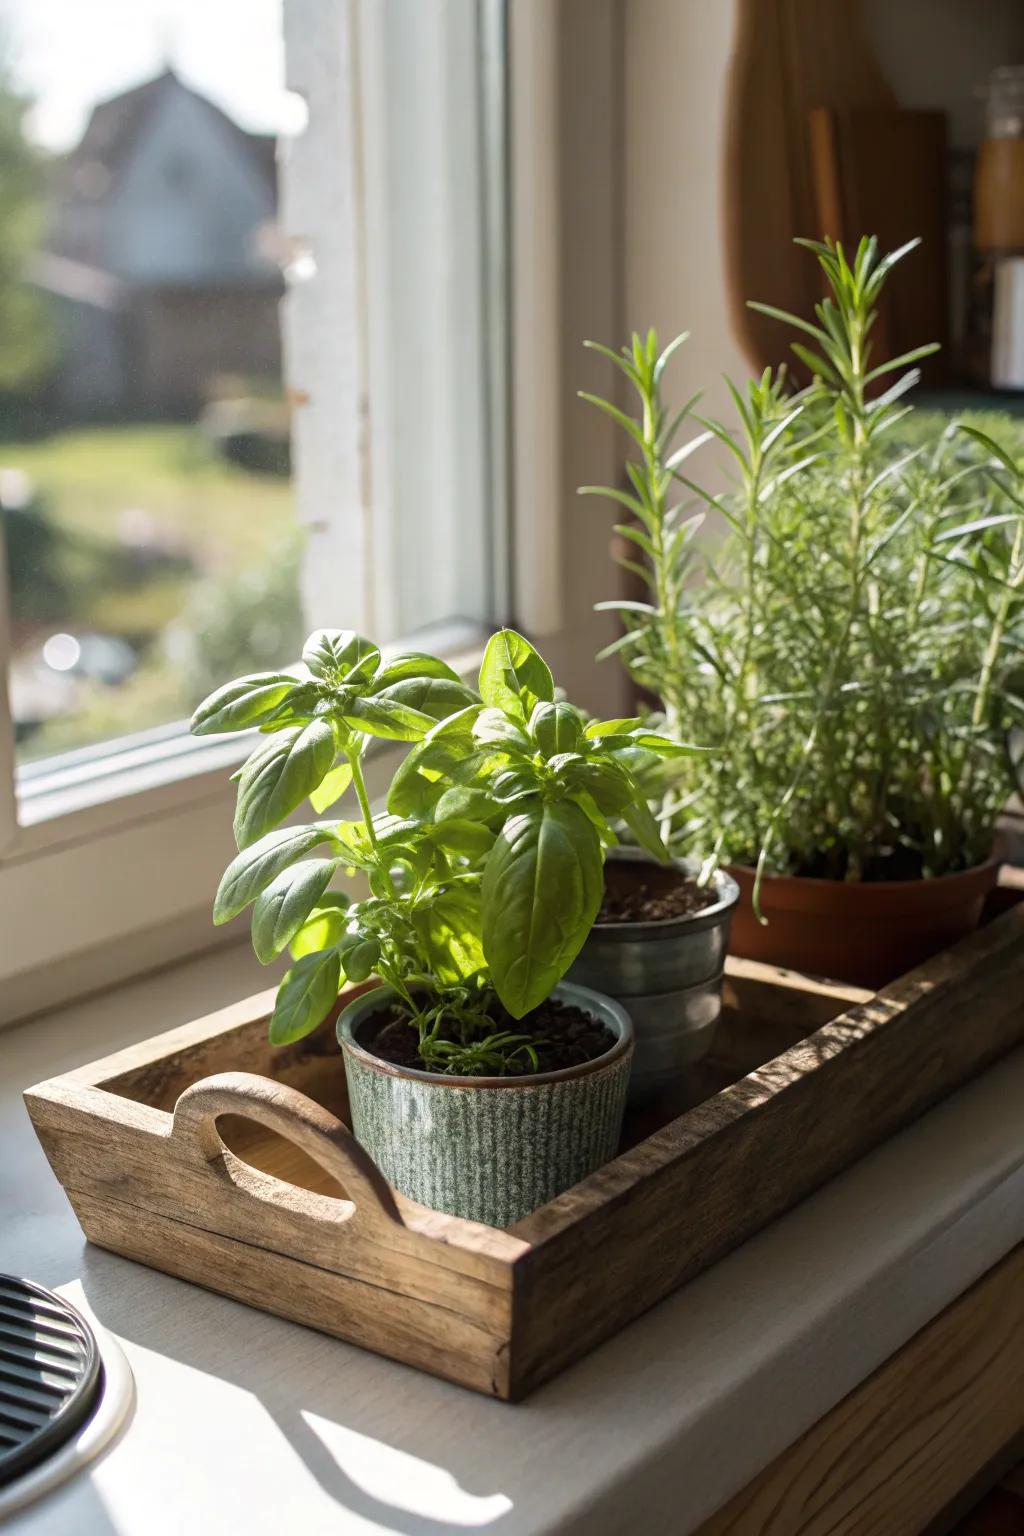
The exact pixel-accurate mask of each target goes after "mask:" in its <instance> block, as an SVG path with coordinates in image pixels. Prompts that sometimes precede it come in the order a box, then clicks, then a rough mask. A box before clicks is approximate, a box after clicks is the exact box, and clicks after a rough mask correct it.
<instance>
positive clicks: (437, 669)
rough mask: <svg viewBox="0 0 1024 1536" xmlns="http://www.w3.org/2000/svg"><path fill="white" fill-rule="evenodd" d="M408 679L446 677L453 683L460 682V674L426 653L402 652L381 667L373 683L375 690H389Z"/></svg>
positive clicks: (444, 662)
mask: <svg viewBox="0 0 1024 1536" xmlns="http://www.w3.org/2000/svg"><path fill="white" fill-rule="evenodd" d="M406 677H445V678H447V679H448V681H449V682H451V683H457V682H459V674H458V673H457V672H455V671H453V670H452V668H451V667H450V666H449V665H448V663H447V662H446V661H441V660H440V658H439V657H437V656H428V655H427V653H426V651H400V652H399V654H398V655H397V656H392V657H391V659H390V661H385V662H384V663H383V664H382V665H381V668H380V670H379V672H378V673H377V675H376V677H375V678H374V680H373V683H374V687H375V688H388V687H390V685H391V684H392V683H400V682H401V681H402V680H403V678H406Z"/></svg>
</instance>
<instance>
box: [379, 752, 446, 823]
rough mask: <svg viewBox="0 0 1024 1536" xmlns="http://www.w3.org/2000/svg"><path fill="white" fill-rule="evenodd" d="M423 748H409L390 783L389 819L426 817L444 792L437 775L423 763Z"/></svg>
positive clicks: (435, 771)
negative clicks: (393, 817)
mask: <svg viewBox="0 0 1024 1536" xmlns="http://www.w3.org/2000/svg"><path fill="white" fill-rule="evenodd" d="M425 745H426V744H425V743H423V744H421V745H420V746H418V747H413V749H412V751H411V752H410V753H409V754H408V756H407V757H406V758H405V760H404V761H403V762H402V763H400V764H399V766H398V769H397V770H396V772H395V776H394V778H393V779H392V780H391V788H390V789H389V790H388V810H389V811H390V812H391V814H392V815H393V816H419V817H425V816H429V815H430V813H431V811H432V809H433V807H434V806H435V805H436V804H437V802H438V800H439V799H440V798H441V795H442V794H443V793H444V789H445V786H444V783H443V782H442V779H441V775H440V773H439V772H438V771H437V770H436V769H431V768H430V767H428V765H427V762H426V760H425V752H424V747H425Z"/></svg>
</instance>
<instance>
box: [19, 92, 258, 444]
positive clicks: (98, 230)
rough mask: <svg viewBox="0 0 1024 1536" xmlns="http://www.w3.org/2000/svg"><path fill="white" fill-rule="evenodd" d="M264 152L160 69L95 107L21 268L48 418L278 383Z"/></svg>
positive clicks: (188, 408)
mask: <svg viewBox="0 0 1024 1536" xmlns="http://www.w3.org/2000/svg"><path fill="white" fill-rule="evenodd" d="M274 157H275V141H274V138H273V137H272V136H269V135H263V134H254V133H248V132H246V131H245V130H244V129H242V128H240V127H239V126H238V125H237V124H236V123H235V122H233V121H232V119H231V118H230V117H228V116H227V115H226V114H225V113H224V112H222V111H221V110H220V108H219V107H216V106H215V105H214V104H213V103H212V102H211V101H209V100H207V99H206V98H205V97H204V96H201V95H200V94H198V93H197V92H196V91H193V90H191V89H190V88H189V87H188V86H186V85H185V84H184V83H183V82H182V81H181V80H180V79H179V78H178V76H177V75H176V74H175V73H174V71H173V70H171V69H167V70H165V71H164V72H163V73H162V74H160V75H158V76H157V77H156V78H155V79H152V80H149V81H147V82H145V83H144V84H142V85H139V86H136V87H135V88H134V89H133V90H129V91H126V92H124V93H123V94H122V95H120V96H115V97H113V98H112V99H111V100H108V101H104V102H101V103H99V104H98V105H97V106H96V107H95V108H94V109H93V112H92V114H91V116H90V118H89V121H88V124H87V126H86V129H85V132H84V134H83V136H82V139H81V141H80V143H79V144H78V145H77V147H76V148H75V149H73V150H71V151H70V152H69V153H68V154H67V155H65V156H63V157H62V158H61V159H60V160H58V161H56V162H55V163H54V165H53V168H52V177H51V182H50V189H49V195H48V206H47V210H46V218H45V226H44V229H45V232H44V237H43V240H42V245H41V249H40V250H39V251H38V252H37V253H36V256H35V258H34V262H33V265H32V269H31V280H32V282H33V283H34V284H35V286H36V287H37V288H38V289H39V290H40V291H41V292H42V293H43V294H44V295H45V296H46V298H47V300H48V307H49V309H50V311H51V319H52V323H53V328H54V332H55V340H56V351H57V356H56V360H55V367H54V383H53V388H54V392H55V394H54V399H53V405H54V407H55V414H56V415H58V416H61V417H64V418H65V419H68V420H78V421H81V420H89V419H96V418H108V419H109V418H111V417H115V416H116V417H122V418H123V417H125V416H128V417H136V418H138V417H147V418H149V419H153V418H154V417H194V416H195V414H196V412H197V411H198V410H199V409H200V408H201V407H202V405H203V404H204V403H205V401H206V400H207V399H208V398H209V395H210V391H211V384H212V381H213V380H214V379H215V378H216V377H217V376H218V375H224V374H236V375H241V376H243V377H246V378H249V379H255V380H260V379H265V380H266V381H267V382H268V383H276V382H277V381H278V380H279V377H280V333H279V325H278V316H277V305H278V300H279V298H280V293H281V279H280V272H279V268H278V263H277V259H276V257H277V246H276V213H277V189H276V171H275V158H274Z"/></svg>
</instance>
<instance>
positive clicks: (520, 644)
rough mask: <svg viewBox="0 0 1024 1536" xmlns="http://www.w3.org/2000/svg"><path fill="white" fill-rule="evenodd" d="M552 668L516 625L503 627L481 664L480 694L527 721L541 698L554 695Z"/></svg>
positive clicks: (488, 700) (496, 707)
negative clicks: (509, 627) (516, 629)
mask: <svg viewBox="0 0 1024 1536" xmlns="http://www.w3.org/2000/svg"><path fill="white" fill-rule="evenodd" d="M554 694H555V683H554V679H553V678H552V676H551V669H550V667H549V666H548V664H547V662H546V661H545V660H544V658H543V657H542V656H540V655H539V654H538V652H537V651H535V650H534V648H533V646H532V645H531V644H530V642H529V641H528V640H526V639H524V638H523V636H522V635H520V634H517V633H516V631H515V630H514V629H499V631H498V633H497V634H496V635H492V636H491V638H490V640H488V642H487V649H486V651H485V652H484V659H483V661H482V663H481V665H480V697H481V698H482V699H483V701H484V703H485V704H490V705H493V707H494V708H495V709H502V710H504V711H505V713H506V714H509V715H513V716H515V717H516V718H517V719H519V720H522V721H523V722H524V723H525V722H526V721H527V720H528V719H529V717H530V714H531V712H532V710H533V707H534V705H535V704H537V703H538V702H539V701H540V700H541V699H546V700H548V701H550V700H551V699H553V698H554Z"/></svg>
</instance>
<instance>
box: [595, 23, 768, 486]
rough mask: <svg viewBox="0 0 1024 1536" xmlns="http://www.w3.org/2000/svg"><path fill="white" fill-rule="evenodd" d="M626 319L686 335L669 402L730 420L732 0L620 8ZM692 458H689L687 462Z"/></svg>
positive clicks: (736, 356)
mask: <svg viewBox="0 0 1024 1536" xmlns="http://www.w3.org/2000/svg"><path fill="white" fill-rule="evenodd" d="M624 4H625V80H624V93H625V166H624V177H623V188H624V199H623V200H624V227H625V232H626V244H625V256H624V295H625V297H624V311H625V322H626V325H627V326H628V327H629V329H630V330H634V329H635V330H642V329H646V327H647V326H649V325H653V326H655V328H656V329H657V331H658V334H659V337H660V338H661V339H662V341H667V340H669V339H670V338H671V337H672V336H674V335H675V334H676V333H677V332H679V331H684V330H688V331H689V332H690V333H691V334H690V340H689V341H688V342H687V343H686V345H685V346H684V347H682V348H681V349H680V351H679V352H678V353H677V354H676V357H675V359H674V360H673V362H672V364H671V369H670V373H669V382H670V393H671V397H672V400H673V402H675V403H677V404H679V405H681V404H682V403H683V401H684V400H686V399H687V398H688V397H689V396H690V395H691V394H692V393H693V392H694V391H695V390H697V389H701V388H703V389H705V390H706V391H707V393H706V396H705V399H704V401H703V403H702V409H706V410H709V411H710V412H711V413H713V414H719V413H722V414H724V415H725V416H726V417H728V418H729V419H731V416H730V411H731V407H730V404H729V400H728V395H727V392H726V389H725V385H724V383H723V381H722V375H723V374H729V375H731V376H732V377H733V378H735V379H736V380H738V381H739V380H743V379H745V378H746V377H747V376H748V374H749V372H750V367H749V364H748V362H747V359H746V357H745V356H744V354H743V352H742V349H741V347H740V345H739V343H738V341H737V339H736V337H735V335H734V332H733V327H732V322H731V319H730V313H729V299H728V294H727V290H726V270H725V258H724V245H723V240H724V234H723V231H724V199H725V171H724V155H725V127H726V85H727V75H728V69H729V64H730V60H731V55H732V49H733V38H734V32H735V25H736V4H735V0H624ZM695 462H696V461H695Z"/></svg>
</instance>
